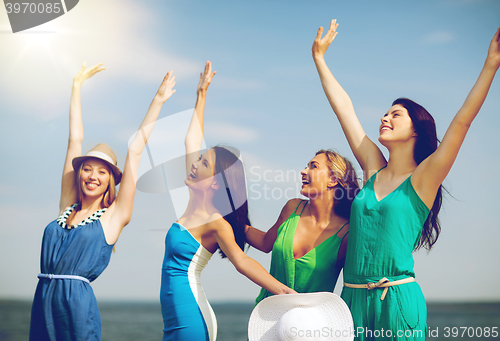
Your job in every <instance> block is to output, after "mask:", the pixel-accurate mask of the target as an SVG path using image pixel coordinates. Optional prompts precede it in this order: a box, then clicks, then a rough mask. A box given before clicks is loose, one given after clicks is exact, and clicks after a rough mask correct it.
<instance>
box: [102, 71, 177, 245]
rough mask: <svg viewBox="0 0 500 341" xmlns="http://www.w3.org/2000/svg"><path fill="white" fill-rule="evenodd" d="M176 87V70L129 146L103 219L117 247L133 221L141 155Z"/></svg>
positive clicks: (107, 239) (169, 74)
mask: <svg viewBox="0 0 500 341" xmlns="http://www.w3.org/2000/svg"><path fill="white" fill-rule="evenodd" d="M174 85H175V77H173V76H172V71H170V72H169V73H167V75H166V76H165V78H164V79H163V82H162V83H161V85H160V88H159V89H158V92H157V93H156V95H155V97H154V98H153V101H152V102H151V105H150V106H149V109H148V112H147V113H146V117H144V120H143V121H142V123H141V126H140V127H139V129H138V130H137V133H136V134H135V136H134V138H133V140H132V142H131V143H130V145H129V147H128V152H127V157H126V159H125V166H124V168H123V176H122V181H121V184H120V190H119V192H118V195H117V197H116V199H115V201H114V202H113V204H111V206H110V207H109V208H108V211H107V212H106V213H105V214H104V215H103V217H102V218H101V223H102V225H103V230H104V234H105V236H106V241H107V242H108V243H109V244H114V243H115V242H116V240H118V237H119V236H120V233H121V231H122V229H123V228H124V227H125V225H127V224H128V223H129V221H130V219H131V218H132V211H133V208H134V196H135V190H136V183H137V177H138V174H137V172H138V169H139V161H140V160H141V154H142V151H143V150H144V148H145V147H146V143H147V141H148V139H149V136H150V135H151V132H152V130H153V127H154V125H155V123H156V119H157V118H158V115H159V114H160V110H161V107H162V106H163V103H165V101H166V100H167V99H169V98H170V96H172V95H173V94H174V93H175V90H173V87H174Z"/></svg>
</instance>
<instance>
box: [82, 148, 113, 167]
mask: <svg viewBox="0 0 500 341" xmlns="http://www.w3.org/2000/svg"><path fill="white" fill-rule="evenodd" d="M85 156H92V157H96V158H99V159H103V160H105V161H108V162H109V163H111V164H112V165H115V166H116V163H115V162H114V161H113V160H112V159H111V158H110V157H109V155H108V154H105V153H103V152H98V151H95V150H91V151H90V152H88V153H87V154H85Z"/></svg>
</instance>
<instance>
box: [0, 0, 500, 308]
mask: <svg viewBox="0 0 500 341" xmlns="http://www.w3.org/2000/svg"><path fill="white" fill-rule="evenodd" d="M331 19H337V20H338V22H339V24H340V25H339V28H338V32H339V33H338V36H337V37H336V38H335V41H334V42H333V44H332V46H331V47H330V49H329V50H328V52H327V54H326V62H327V64H328V65H329V66H330V68H331V70H332V72H333V73H334V75H335V76H336V78H337V79H338V80H339V82H340V83H341V84H342V86H343V87H344V89H345V90H346V91H347V93H348V94H349V95H350V96H351V99H352V101H353V103H354V107H355V109H356V112H357V114H358V117H359V118H360V121H361V123H362V125H363V127H364V128H365V131H366V133H367V134H368V136H369V137H370V138H371V139H372V140H374V141H376V140H377V137H378V127H379V124H380V118H381V117H382V116H383V114H384V113H385V112H386V111H387V110H388V109H389V107H390V104H391V103H392V101H393V100H394V99H396V98H398V97H409V98H411V99H413V100H415V101H417V102H418V103H420V104H422V105H423V106H424V107H425V108H426V109H427V110H428V111H429V112H430V113H431V114H433V116H434V118H435V120H436V123H437V129H438V136H439V137H440V138H442V136H443V135H444V133H445V131H446V129H447V127H448V125H449V123H450V121H451V120H452V118H453V116H454V115H455V113H456V112H457V110H458V109H459V108H460V106H461V105H462V103H463V101H464V100H465V98H466V96H467V94H468V92H469V91H470V89H471V87H472V86H473V84H474V82H475V80H476V79H477V76H478V74H479V72H480V70H481V67H482V65H483V63H484V59H485V57H486V52H487V49H488V45H489V42H490V40H491V38H492V37H493V35H494V33H495V31H496V29H497V27H499V26H500V2H499V1H496V0H432V1H430V0H423V1H418V2H417V1H412V2H410V1H400V0H399V1H349V2H347V1H332V0H331V1H319V2H314V3H313V2H306V1H251V2H250V1H249V2H241V1H217V2H213V3H212V2H207V1H191V0H182V1H165V0H162V1H160V0H154V1H153V0H145V1H131V0H107V1H98V0H81V1H80V2H79V3H78V5H77V6H76V7H75V8H74V9H72V10H71V11H69V12H68V13H67V14H65V15H63V16H61V17H59V18H57V19H55V20H53V21H51V22H48V23H46V24H43V25H40V26H37V27H34V28H32V29H29V30H26V31H22V32H18V33H15V34H13V33H12V31H11V28H10V25H9V21H8V17H7V14H6V11H4V9H3V8H0V75H1V78H0V126H1V127H2V134H1V135H0V143H1V144H2V147H1V148H0V160H1V167H0V214H1V216H2V219H1V220H0V273H1V275H0V276H1V279H2V280H1V281H0V299H26V300H30V299H32V298H33V294H34V291H35V288H36V284H37V281H38V280H37V277H36V275H37V274H38V273H39V270H40V269H39V266H40V260H39V259H40V245H41V239H42V235H43V231H44V227H45V226H46V225H47V224H48V223H49V222H50V221H52V220H54V219H55V218H56V217H57V214H58V202H59V195H60V177H61V173H62V166H63V163H64V157H65V150H66V147H67V137H68V112H69V111H68V109H69V99H70V94H71V84H72V79H73V76H74V75H75V74H76V72H77V71H78V70H79V68H80V66H81V64H82V62H83V61H87V65H89V66H90V65H94V64H97V63H104V66H105V67H106V70H105V71H103V72H101V73H99V74H97V75H95V76H94V77H93V78H92V79H90V80H88V81H87V82H85V84H84V85H83V88H82V111H83V121H84V129H85V138H84V142H83V149H84V152H85V151H88V150H89V149H91V148H92V147H94V146H95V145H96V144H97V143H99V142H104V143H107V144H108V145H110V146H111V147H112V148H113V150H114V151H115V153H116V155H117V156H118V165H119V166H120V167H123V163H124V160H125V155H126V149H127V143H128V141H129V139H130V137H131V136H132V135H133V134H134V132H135V130H136V129H137V128H138V126H139V124H140V122H141V121H142V118H143V117H144V115H145V113H146V111H147V108H148V106H149V104H150V102H151V100H152V98H153V96H154V95H155V93H156V90H157V88H158V86H159V84H160V83H161V80H162V79H163V77H164V75H165V74H166V73H167V72H168V71H169V70H173V72H174V75H175V76H176V82H177V84H176V86H175V88H176V90H177V92H176V93H175V94H174V95H173V96H172V98H170V99H169V100H168V101H167V102H166V103H165V105H164V106H163V109H162V112H161V114H160V119H159V122H158V126H157V128H158V127H164V128H165V129H166V130H162V129H157V130H155V132H156V134H155V132H154V133H153V136H152V137H151V144H150V145H149V147H150V153H151V155H153V156H154V157H156V156H157V157H158V158H161V157H164V154H163V152H162V151H164V150H167V151H171V152H172V151H173V153H174V154H175V153H177V151H178V150H179V149H178V148H179V146H182V143H183V139H184V136H183V133H182V129H172V126H171V125H169V124H168V122H172V121H171V120H175V119H179V120H180V121H182V117H183V115H185V113H186V111H189V110H190V109H192V108H193V107H194V102H195V99H196V96H195V92H196V86H197V84H198V77H199V72H201V71H202V70H203V67H204V64H205V61H206V60H210V61H212V65H213V68H214V70H216V71H217V74H216V76H215V77H214V79H213V82H212V84H211V85H210V88H209V90H208V99H207V104H206V111H205V142H206V145H207V146H214V145H218V144H223V145H229V146H233V147H235V148H238V149H239V150H240V152H241V155H242V159H243V161H244V164H245V169H246V176H247V185H248V196H249V207H250V219H251V221H252V224H253V225H254V226H255V227H257V228H260V229H262V230H267V229H268V228H269V227H271V226H272V225H273V224H274V222H275V220H276V219H277V217H278V215H279V213H280V210H281V208H282V207H283V205H284V204H285V203H286V202H287V200H289V199H291V198H294V197H298V196H299V189H300V176H299V172H300V170H302V169H303V168H304V166H305V165H306V164H307V162H308V161H309V160H310V159H311V158H312V157H313V156H314V154H315V152H316V151H317V150H319V149H325V148H332V149H334V150H336V151H338V152H340V153H341V154H342V155H344V156H346V157H347V158H348V159H350V160H351V161H352V162H353V163H354V164H355V165H356V169H358V170H359V165H357V163H356V162H355V159H354V157H353V155H352V153H351V151H350V149H349V146H348V144H347V142H346V139H345V137H344V135H343V133H342V130H341V129H340V125H339V123H338V121H337V119H336V117H335V115H334V114H333V112H332V110H331V108H330V106H329V104H328V101H327V100H326V97H325V95H324V93H323V90H322V88H321V84H320V81H319V77H318V75H317V72H316V69H315V66H314V63H313V60H312V58H311V46H312V43H313V40H314V38H315V36H316V32H317V29H318V27H319V26H324V27H328V25H329V22H330V20H331ZM497 77H498V76H497ZM499 95H500V81H499V80H498V79H495V80H494V82H493V84H492V87H491V89H490V93H489V96H488V98H487V99H486V101H485V103H484V105H483V108H482V109H481V111H480V113H479V116H478V117H477V119H476V120H475V121H474V123H473V124H472V127H471V129H470V131H469V133H468V136H467V138H466V140H465V142H464V145H463V147H462V149H461V151H460V153H459V155H458V158H457V160H456V162H455V165H454V166H453V168H452V170H451V172H450V174H449V176H448V177H447V179H446V180H445V182H444V185H445V187H446V188H447V189H448V191H449V192H450V194H449V195H446V196H445V199H444V204H443V209H442V212H441V214H440V219H441V224H442V233H441V235H440V238H439V240H438V242H437V244H436V245H435V247H434V248H433V250H432V251H431V252H430V253H428V252H426V251H425V250H423V251H418V252H416V253H415V254H414V258H415V273H416V279H417V281H418V283H419V284H420V286H421V287H422V291H423V293H424V295H425V297H426V300H427V301H428V302H436V301H448V302H462V301H488V302H490V301H500V291H499V290H498V287H497V283H499V282H500V271H499V267H498V264H497V263H498V260H499V259H500V248H499V247H498V240H500V229H499V223H498V221H497V216H496V213H497V211H498V207H499V203H500V201H499V199H498V196H497V195H495V191H496V189H498V188H500V179H499V178H498V177H496V175H495V174H496V171H497V170H498V169H499V166H500V154H499V153H498V147H497V146H498V145H499V144H500V115H499V113H500V109H499V108H500V96H499ZM179 124H180V123H179ZM169 127H170V130H169ZM176 127H177V126H176ZM155 129H156V128H155ZM162 148H163V149H162ZM144 160H146V161H144ZM148 160H149V159H148V156H147V155H146V154H144V155H143V162H142V163H141V169H142V170H143V171H146V170H148V169H149V168H150V166H149V165H148V163H147V161H148ZM148 167H149V168H148ZM160 187H161V186H159V188H160ZM160 189H161V188H160ZM143 190H145V192H141V191H138V192H137V194H136V198H135V207H134V213H133V217H132V221H131V222H130V224H129V225H128V226H127V227H126V228H125V229H124V230H123V232H122V235H121V237H120V239H119V241H118V243H117V244H116V252H115V253H113V255H112V257H111V262H110V264H109V266H108V268H107V269H106V270H105V271H104V273H103V274H102V275H101V276H100V277H99V278H98V279H97V280H96V281H94V282H93V283H92V287H93V289H94V292H95V294H96V297H97V299H98V300H149V301H155V300H158V298H159V288H160V274H161V264H162V260H163V254H164V240H165V235H166V233H167V231H168V228H169V227H170V225H171V224H172V223H173V222H174V221H175V220H176V219H177V218H178V217H179V212H181V213H182V205H183V201H182V200H180V199H175V198H176V195H175V193H173V192H170V191H161V190H156V191H154V192H156V193H151V191H152V190H151V189H148V188H143ZM248 254H249V255H250V256H251V257H253V258H255V259H256V260H257V261H258V262H260V263H261V264H262V265H263V266H264V267H265V268H268V267H269V262H270V254H264V253H261V252H259V251H257V250H255V249H250V250H248ZM340 280H341V277H340ZM202 284H203V287H204V289H205V292H206V295H207V298H208V299H209V301H211V302H226V301H252V300H254V299H255V297H256V296H257V295H258V292H259V287H258V286H257V285H255V284H253V283H252V282H251V281H250V280H248V279H247V278H246V277H244V276H242V275H240V274H239V273H238V272H237V271H236V270H235V269H234V267H233V266H232V264H231V263H230V262H229V261H228V260H221V259H220V257H219V256H218V255H217V254H215V255H214V256H213V257H212V259H211V261H210V262H209V264H208V265H207V267H206V268H205V270H204V271H203V274H202ZM340 290H341V284H340V283H338V284H337V288H336V290H335V292H336V293H340Z"/></svg>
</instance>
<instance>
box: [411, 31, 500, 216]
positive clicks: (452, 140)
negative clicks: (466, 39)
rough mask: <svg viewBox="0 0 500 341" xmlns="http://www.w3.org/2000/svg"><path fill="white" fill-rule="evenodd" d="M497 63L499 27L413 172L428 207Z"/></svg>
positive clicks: (475, 113)
mask: <svg viewBox="0 0 500 341" xmlns="http://www.w3.org/2000/svg"><path fill="white" fill-rule="evenodd" d="M499 66H500V28H499V29H497V31H496V33H495V36H494V37H493V39H492V40H491V43H490V46H489V49H488V55H487V57H486V61H485V62H484V65H483V68H482V70H481V72H480V74H479V77H478V78H477V81H476V83H475V84H474V86H473V87H472V90H471V91H470V92H469V95H468V96H467V98H466V99H465V102H464V104H463V105H462V107H461V108H460V110H459V111H458V112H457V114H456V115H455V117H454V118H453V120H452V122H451V124H450V126H449V127H448V130H447V131H446V134H445V135H444V137H443V140H442V142H441V144H440V145H439V147H438V148H437V149H436V151H435V152H434V153H433V154H431V155H430V156H429V157H428V158H427V159H425V160H424V161H422V162H421V163H420V165H419V166H418V167H417V169H416V170H415V171H414V172H413V176H412V183H413V186H414V187H415V190H416V191H417V193H418V194H419V196H420V197H421V198H422V200H423V201H424V203H426V204H427V206H428V207H431V206H432V204H433V202H434V198H435V196H436V192H437V190H438V188H439V186H440V185H441V183H442V182H443V180H444V179H445V178H446V176H447V175H448V172H449V171H450V169H451V167H452V166H453V163H454V162H455V159H456V157H457V155H458V151H459V150H460V147H461V146H462V143H463V141H464V139H465V135H466V134H467V131H468V130H469V127H470V125H471V124H472V121H473V120H474V118H475V117H476V115H477V114H478V112H479V109H481V106H482V105H483V102H484V100H485V99H486V96H487V95H488V91H489V89H490V86H491V83H492V82H493V78H494V77H495V74H496V72H497V70H498V68H499ZM430 175H431V176H430Z"/></svg>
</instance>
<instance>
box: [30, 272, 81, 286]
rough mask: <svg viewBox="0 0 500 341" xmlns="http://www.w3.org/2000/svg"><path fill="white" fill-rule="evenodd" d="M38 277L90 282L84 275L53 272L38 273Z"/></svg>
mask: <svg viewBox="0 0 500 341" xmlns="http://www.w3.org/2000/svg"><path fill="white" fill-rule="evenodd" d="M37 277H38V278H48V279H77V280H79V281H83V282H85V283H87V284H90V281H89V280H88V279H86V278H85V277H82V276H76V275H52V274H38V276H37Z"/></svg>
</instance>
